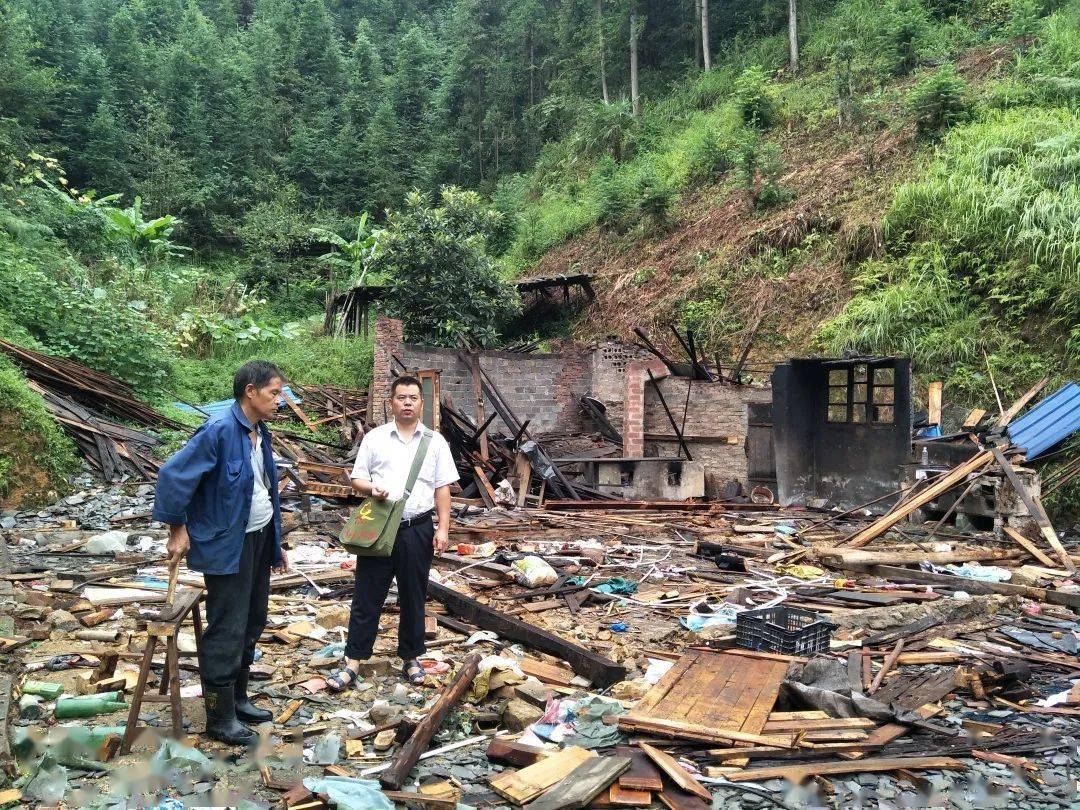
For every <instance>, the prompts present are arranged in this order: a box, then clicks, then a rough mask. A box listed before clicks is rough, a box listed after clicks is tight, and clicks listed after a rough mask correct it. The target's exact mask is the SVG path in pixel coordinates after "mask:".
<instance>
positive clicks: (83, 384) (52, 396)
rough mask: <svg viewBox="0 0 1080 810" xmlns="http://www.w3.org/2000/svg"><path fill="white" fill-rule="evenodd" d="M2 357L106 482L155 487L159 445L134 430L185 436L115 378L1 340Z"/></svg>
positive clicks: (151, 436) (152, 437)
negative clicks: (147, 483)
mask: <svg viewBox="0 0 1080 810" xmlns="http://www.w3.org/2000/svg"><path fill="white" fill-rule="evenodd" d="M0 351H3V352H4V353H5V354H6V355H7V356H8V357H10V358H11V359H12V360H13V361H14V362H15V363H16V364H18V366H19V367H20V368H21V369H22V372H23V374H24V375H26V377H27V380H28V381H29V386H30V388H31V389H32V390H34V391H36V392H37V393H38V394H40V395H41V397H42V399H43V400H44V401H45V407H46V408H48V409H49V412H50V413H52V415H53V416H54V417H55V418H56V420H57V422H59V423H60V425H61V427H63V429H64V431H65V432H66V433H67V434H68V435H69V436H70V437H71V438H72V439H73V440H74V441H75V444H76V445H78V447H79V450H80V452H81V453H82V454H83V456H84V457H85V458H86V460H87V462H88V463H89V464H90V466H92V467H93V468H94V469H95V470H96V471H97V472H99V473H100V474H101V476H102V477H103V478H104V479H105V481H107V482H113V481H119V480H123V479H130V480H142V481H152V480H154V479H155V478H156V477H157V470H158V468H159V467H160V466H161V462H160V461H158V460H157V459H156V458H155V457H154V454H153V448H154V447H156V446H157V445H158V444H159V443H160V440H159V438H158V437H157V436H156V435H154V434H153V433H150V432H146V431H141V430H137V429H135V428H134V427H131V426H130V425H132V424H134V425H139V426H141V427H145V428H149V429H150V430H156V431H160V430H166V429H170V430H186V427H185V426H184V425H181V424H180V423H179V422H175V421H173V420H172V419H169V418H168V417H167V416H165V415H164V414H162V413H160V412H159V411H157V410H156V409H154V408H152V407H150V406H149V405H146V404H145V403H143V402H140V401H139V400H138V399H137V398H136V397H135V393H134V391H132V389H131V386H129V385H128V384H127V383H125V382H124V381H122V380H118V379H117V378H116V377H112V376H110V375H108V374H104V373H102V372H100V371H95V370H93V369H91V368H88V367H87V366H84V365H83V364H82V363H78V362H76V361H74V360H71V359H68V358H64V357H54V356H52V355H47V354H42V353H40V352H35V351H33V350H31V349H25V348H23V347H21V346H16V345H14V344H12V343H8V342H7V341H4V340H0ZM107 417H112V419H109V418H107ZM114 420H122V421H123V422H126V423H128V424H121V423H120V422H119V421H114Z"/></svg>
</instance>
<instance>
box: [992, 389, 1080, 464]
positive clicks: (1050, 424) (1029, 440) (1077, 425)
mask: <svg viewBox="0 0 1080 810" xmlns="http://www.w3.org/2000/svg"><path fill="white" fill-rule="evenodd" d="M1077 430H1080V385H1077V384H1076V383H1074V382H1071V383H1068V384H1067V385H1066V386H1065V387H1064V388H1062V389H1060V390H1058V391H1055V392H1054V393H1053V394H1051V395H1050V396H1048V397H1047V398H1046V399H1044V400H1043V401H1042V402H1040V403H1039V404H1038V405H1036V406H1035V407H1034V408H1032V409H1031V410H1030V411H1028V412H1027V413H1026V414H1024V415H1023V416H1021V417H1020V418H1019V419H1017V420H1016V421H1015V422H1013V423H1012V424H1011V425H1009V427H1008V429H1007V432H1008V434H1009V438H1010V439H1012V443H1013V444H1015V445H1016V446H1017V447H1022V448H1023V449H1024V450H1026V451H1027V457H1028V458H1029V459H1032V458H1035V457H1036V456H1038V455H1041V454H1042V453H1044V452H1046V451H1047V450H1049V449H1050V448H1051V447H1053V446H1054V445H1055V444H1057V443H1058V442H1060V441H1062V440H1063V439H1067V438H1068V437H1069V436H1071V435H1072V434H1073V433H1075V432H1076V431H1077Z"/></svg>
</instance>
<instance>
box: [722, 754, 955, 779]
mask: <svg viewBox="0 0 1080 810" xmlns="http://www.w3.org/2000/svg"><path fill="white" fill-rule="evenodd" d="M966 767H967V766H966V765H965V764H964V763H963V762H962V761H961V760H959V759H953V758H952V757H881V758H879V759H862V760H855V761H842V762H808V763H805V764H800V765H780V766H777V767H772V768H754V769H752V770H748V771H742V772H740V773H731V774H728V776H727V778H728V780H729V781H731V782H764V781H766V780H768V779H787V780H788V781H790V782H794V783H796V784H798V783H799V782H802V781H803V780H804V779H806V778H807V777H810V776H834V775H837V774H845V773H877V772H881V771H895V770H899V769H901V768H903V769H905V770H909V771H915V770H947V771H961V770H963V769H964V768H966Z"/></svg>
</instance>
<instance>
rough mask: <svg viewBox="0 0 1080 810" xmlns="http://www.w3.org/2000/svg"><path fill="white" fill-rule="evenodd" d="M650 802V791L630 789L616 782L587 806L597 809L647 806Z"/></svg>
mask: <svg viewBox="0 0 1080 810" xmlns="http://www.w3.org/2000/svg"><path fill="white" fill-rule="evenodd" d="M621 778H622V777H620V779H621ZM651 804H652V793H650V792H649V791H647V790H631V789H630V788H624V787H623V786H622V785H620V784H619V783H618V782H616V783H615V784H613V785H609V786H608V789H607V790H606V791H604V792H603V793H601V794H600V795H599V796H597V797H596V798H595V799H593V800H592V802H591V803H590V804H589V807H594V808H597V810H601V808H604V809H605V810H606V808H610V807H648V806H649V805H651Z"/></svg>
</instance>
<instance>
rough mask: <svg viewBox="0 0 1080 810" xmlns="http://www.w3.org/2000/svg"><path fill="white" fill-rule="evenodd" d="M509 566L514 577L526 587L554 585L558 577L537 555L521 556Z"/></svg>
mask: <svg viewBox="0 0 1080 810" xmlns="http://www.w3.org/2000/svg"><path fill="white" fill-rule="evenodd" d="M510 567H511V568H513V569H514V579H516V580H517V582H518V584H519V585H524V586H525V587H526V588H542V587H544V586H545V585H554V584H555V583H556V582H557V581H558V579H559V575H558V574H557V573H555V569H554V568H552V567H551V566H550V565H548V564H547V563H546V562H544V561H543V560H542V559H540V558H539V557H531V556H530V557H522V558H521V559H520V560H518V561H516V562H515V563H514V564H513V565H512V566H510Z"/></svg>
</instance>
